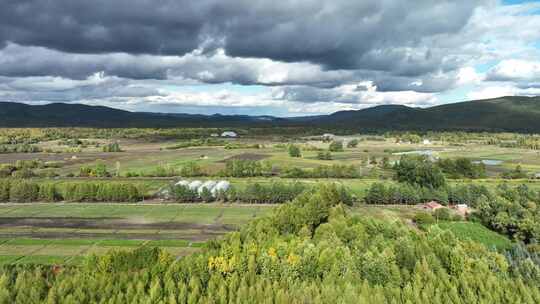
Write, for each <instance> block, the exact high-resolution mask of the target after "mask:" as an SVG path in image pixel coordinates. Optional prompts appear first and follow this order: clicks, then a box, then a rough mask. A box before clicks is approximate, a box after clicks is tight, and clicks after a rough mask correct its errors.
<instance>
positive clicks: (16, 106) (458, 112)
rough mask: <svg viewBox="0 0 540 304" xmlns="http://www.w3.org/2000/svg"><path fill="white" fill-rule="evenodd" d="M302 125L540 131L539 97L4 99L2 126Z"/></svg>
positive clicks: (355, 129)
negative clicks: (296, 107)
mask: <svg viewBox="0 0 540 304" xmlns="http://www.w3.org/2000/svg"><path fill="white" fill-rule="evenodd" d="M271 126H304V127H313V128H314V127H317V128H325V129H343V130H348V131H353V132H362V131H380V130H468V131H519V132H537V133H540V97H501V98H495V99H486V100H476V101H466V102H459V103H452V104H445V105H440V106H435V107H431V108H412V107H407V106H403V105H382V106H376V107H372V108H368V109H363V110H358V111H340V112H336V113H333V114H330V115H319V116H310V117H294V118H277V117H273V116H248V115H219V114H216V115H192V114H173V113H148V112H129V111H124V110H118V109H112V108H108V107H103V106H87V105H81V104H64V103H54V104H48V105H39V106H32V105H26V104H21V103H10V102H0V127H108V128H117V127H163V128H167V127H271Z"/></svg>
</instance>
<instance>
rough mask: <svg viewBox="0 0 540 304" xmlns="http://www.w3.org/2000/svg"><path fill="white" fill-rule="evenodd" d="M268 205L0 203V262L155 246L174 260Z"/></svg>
mask: <svg viewBox="0 0 540 304" xmlns="http://www.w3.org/2000/svg"><path fill="white" fill-rule="evenodd" d="M271 208H272V207H270V206H240V205H238V206H230V205H229V206H228V205H221V204H207V205H193V204H182V205H178V204H175V205H168V204H167V205H165V204H163V205H157V204H153V205H150V204H136V205H135V204H85V203H76V204H17V205H15V204H13V205H4V204H3V205H0V263H2V264H5V263H9V264H14V263H45V264H65V263H77V262H79V261H80V258H81V257H82V256H84V255H87V254H92V253H96V254H103V253H105V252H107V251H108V250H112V249H123V250H132V249H135V248H139V247H141V246H150V247H152V246H158V247H163V248H164V249H165V250H167V251H168V252H170V253H171V254H173V255H175V256H182V255H185V254H189V253H191V252H194V251H197V250H198V248H200V247H201V246H203V245H204V243H205V241H207V240H209V239H213V238H218V237H220V236H221V235H223V234H225V233H227V232H229V231H233V230H236V229H238V227H239V226H240V225H242V224H244V223H246V222H248V221H250V220H252V219H254V218H257V217H261V216H264V215H265V214H267V213H268V212H269V211H270V210H271Z"/></svg>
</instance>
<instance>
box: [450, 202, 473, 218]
mask: <svg viewBox="0 0 540 304" xmlns="http://www.w3.org/2000/svg"><path fill="white" fill-rule="evenodd" d="M453 209H454V210H455V211H456V213H457V214H459V215H461V216H463V217H465V216H467V215H468V214H469V213H470V212H471V210H470V208H469V206H468V205H467V204H457V205H454V206H453Z"/></svg>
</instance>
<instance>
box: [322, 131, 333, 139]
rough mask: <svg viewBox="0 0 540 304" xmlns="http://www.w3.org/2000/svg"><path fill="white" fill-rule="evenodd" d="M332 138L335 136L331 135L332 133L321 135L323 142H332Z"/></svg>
mask: <svg viewBox="0 0 540 304" xmlns="http://www.w3.org/2000/svg"><path fill="white" fill-rule="evenodd" d="M334 137H336V136H335V135H334V134H332V133H324V134H323V135H322V138H323V139H324V140H332V139H334Z"/></svg>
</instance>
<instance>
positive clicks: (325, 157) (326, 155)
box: [317, 151, 332, 160]
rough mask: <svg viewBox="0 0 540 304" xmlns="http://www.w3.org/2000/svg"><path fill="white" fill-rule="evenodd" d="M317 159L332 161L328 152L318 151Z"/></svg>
mask: <svg viewBox="0 0 540 304" xmlns="http://www.w3.org/2000/svg"><path fill="white" fill-rule="evenodd" d="M317 159H320V160H332V154H331V153H330V151H326V152H323V151H320V152H319V153H317Z"/></svg>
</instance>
